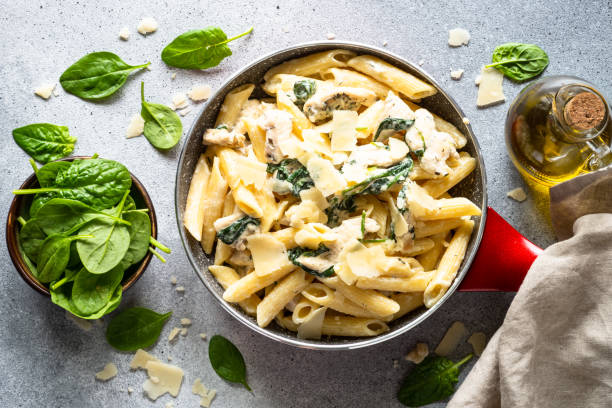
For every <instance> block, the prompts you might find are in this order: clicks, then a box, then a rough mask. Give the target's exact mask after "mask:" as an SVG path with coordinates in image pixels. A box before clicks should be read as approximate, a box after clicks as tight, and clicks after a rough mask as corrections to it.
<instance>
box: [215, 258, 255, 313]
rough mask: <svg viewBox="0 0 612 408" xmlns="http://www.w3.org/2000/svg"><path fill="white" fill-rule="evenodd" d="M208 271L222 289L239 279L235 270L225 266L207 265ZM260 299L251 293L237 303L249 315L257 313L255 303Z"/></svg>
mask: <svg viewBox="0 0 612 408" xmlns="http://www.w3.org/2000/svg"><path fill="white" fill-rule="evenodd" d="M208 270H209V271H210V273H212V274H213V276H214V277H215V279H217V282H219V284H220V285H221V287H222V288H223V289H227V288H228V287H229V286H231V285H232V284H233V283H234V282H236V281H238V280H239V279H240V275H238V273H236V271H235V270H234V269H232V268H230V267H227V266H220V265H211V266H209V267H208ZM259 302H261V299H260V298H259V297H258V296H257V295H251V296H249V297H248V298H246V299H245V300H243V301H241V302H238V305H239V306H240V307H241V308H242V309H243V310H244V311H245V312H246V313H247V314H248V315H250V316H255V315H256V314H257V305H258V304H259Z"/></svg>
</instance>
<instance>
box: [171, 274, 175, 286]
mask: <svg viewBox="0 0 612 408" xmlns="http://www.w3.org/2000/svg"><path fill="white" fill-rule="evenodd" d="M170 283H171V284H173V285H176V276H174V275H172V276H170Z"/></svg>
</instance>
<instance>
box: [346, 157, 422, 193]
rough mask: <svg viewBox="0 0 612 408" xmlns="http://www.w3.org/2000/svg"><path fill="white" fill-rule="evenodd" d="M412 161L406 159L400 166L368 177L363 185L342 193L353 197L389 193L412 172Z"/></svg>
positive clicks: (352, 187)
mask: <svg viewBox="0 0 612 408" xmlns="http://www.w3.org/2000/svg"><path fill="white" fill-rule="evenodd" d="M412 164H413V163H412V159H411V158H410V157H406V158H405V159H404V160H402V161H401V162H399V163H398V164H396V165H394V166H391V167H389V168H387V169H384V171H381V172H380V173H378V174H375V175H373V176H371V177H368V178H367V179H365V180H364V181H362V182H361V183H357V184H355V185H354V186H351V187H349V188H347V189H346V190H344V191H342V195H343V196H353V195H360V194H375V195H376V194H380V193H382V192H384V191H387V190H388V189H389V188H390V187H391V186H393V185H394V184H396V183H402V182H403V181H404V180H406V178H407V177H408V174H409V173H410V171H411V170H412Z"/></svg>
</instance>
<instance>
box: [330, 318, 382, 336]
mask: <svg viewBox="0 0 612 408" xmlns="http://www.w3.org/2000/svg"><path fill="white" fill-rule="evenodd" d="M387 331H389V326H387V325H386V324H385V322H383V321H382V320H378V319H371V318H363V317H350V316H325V319H324V320H323V328H322V329H321V334H324V335H326V336H345V337H346V336H348V337H372V336H378V335H379V334H381V333H384V332H387Z"/></svg>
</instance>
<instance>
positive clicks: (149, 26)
mask: <svg viewBox="0 0 612 408" xmlns="http://www.w3.org/2000/svg"><path fill="white" fill-rule="evenodd" d="M158 27H159V24H157V21H155V19H154V18H153V17H145V18H143V19H142V20H140V23H139V24H138V32H139V33H140V34H142V35H147V34H150V33H154V32H155V31H157V28H158Z"/></svg>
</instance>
